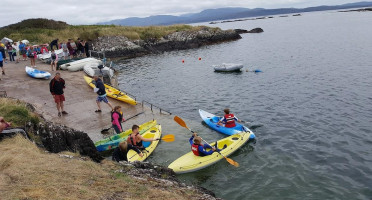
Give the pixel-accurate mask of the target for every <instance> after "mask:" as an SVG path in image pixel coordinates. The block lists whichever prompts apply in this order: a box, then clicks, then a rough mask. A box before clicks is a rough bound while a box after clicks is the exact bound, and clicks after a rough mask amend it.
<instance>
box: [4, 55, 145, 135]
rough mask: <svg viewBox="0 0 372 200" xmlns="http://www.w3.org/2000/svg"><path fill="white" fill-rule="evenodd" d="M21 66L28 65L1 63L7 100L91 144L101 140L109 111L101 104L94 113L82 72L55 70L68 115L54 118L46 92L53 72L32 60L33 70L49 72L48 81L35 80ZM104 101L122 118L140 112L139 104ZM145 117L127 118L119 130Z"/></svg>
mask: <svg viewBox="0 0 372 200" xmlns="http://www.w3.org/2000/svg"><path fill="white" fill-rule="evenodd" d="M25 66H30V61H29V60H28V61H20V62H19V63H17V64H16V63H15V62H9V61H8V62H7V63H4V67H5V73H6V75H3V76H2V79H1V80H0V91H6V92H7V95H8V97H12V98H17V99H21V100H23V101H26V102H28V103H31V104H33V105H35V108H36V109H37V113H39V114H41V115H43V116H44V118H45V119H46V120H49V121H52V122H54V123H57V124H63V125H66V126H68V127H71V128H74V129H78V130H82V131H84V132H86V133H88V135H89V136H90V138H91V139H92V140H93V141H97V140H100V139H102V138H103V137H104V136H103V135H102V134H101V130H102V128H106V127H109V126H110V124H111V116H110V111H111V109H110V107H109V106H108V105H106V104H105V103H101V108H102V112H101V113H95V112H94V111H95V110H97V108H98V107H97V104H96V102H95V99H96V97H97V95H96V93H94V92H93V88H91V87H90V86H88V84H87V83H86V82H85V80H84V78H83V76H84V75H85V73H84V72H83V71H79V72H69V71H58V72H60V73H61V77H62V78H63V79H64V80H65V82H66V89H65V90H64V91H65V98H66V101H65V102H64V105H65V111H66V112H68V115H64V116H62V117H58V111H57V108H56V104H55V103H54V100H53V97H52V95H51V93H50V91H49V82H50V80H51V79H52V78H53V77H54V75H55V72H52V71H51V67H50V65H48V64H45V63H43V62H41V61H36V66H37V69H39V70H43V71H48V72H51V74H52V77H51V78H50V79H48V80H43V79H35V78H31V77H29V76H28V75H27V74H26V72H25ZM108 99H109V101H110V102H111V104H112V105H113V106H116V105H120V106H122V110H123V113H124V118H128V117H130V116H133V115H136V114H137V113H140V112H142V111H143V108H142V105H141V104H138V105H136V106H133V105H129V104H126V103H124V102H121V101H117V100H115V99H112V98H108ZM146 118H148V117H146V116H145V115H139V116H138V117H135V118H133V119H131V120H130V123H123V128H124V129H127V128H129V127H130V125H132V124H134V123H136V124H141V123H143V122H145V121H146V120H147V121H148V120H151V119H152V117H150V118H151V119H146ZM128 122H129V121H128ZM128 124H130V125H128Z"/></svg>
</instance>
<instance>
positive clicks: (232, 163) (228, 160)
mask: <svg viewBox="0 0 372 200" xmlns="http://www.w3.org/2000/svg"><path fill="white" fill-rule="evenodd" d="M224 158H225V159H226V161H227V162H229V163H230V164H231V165H234V166H235V167H239V163H238V162H236V161H234V160H233V159H231V158H228V157H225V156H224Z"/></svg>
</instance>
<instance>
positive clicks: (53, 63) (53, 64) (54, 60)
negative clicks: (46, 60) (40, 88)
mask: <svg viewBox="0 0 372 200" xmlns="http://www.w3.org/2000/svg"><path fill="white" fill-rule="evenodd" d="M50 59H51V63H50V67H51V68H52V71H55V70H56V68H57V62H58V55H57V54H56V53H55V52H54V49H52V53H51V54H50Z"/></svg>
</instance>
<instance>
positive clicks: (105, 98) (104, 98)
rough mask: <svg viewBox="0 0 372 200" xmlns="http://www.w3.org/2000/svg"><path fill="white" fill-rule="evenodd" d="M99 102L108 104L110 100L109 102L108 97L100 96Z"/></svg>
mask: <svg viewBox="0 0 372 200" xmlns="http://www.w3.org/2000/svg"><path fill="white" fill-rule="evenodd" d="M96 101H98V102H102V101H103V102H105V103H108V100H107V97H106V96H98V97H97V100H96Z"/></svg>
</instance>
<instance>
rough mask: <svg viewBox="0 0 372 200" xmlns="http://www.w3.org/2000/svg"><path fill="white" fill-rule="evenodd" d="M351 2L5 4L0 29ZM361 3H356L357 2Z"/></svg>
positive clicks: (77, 0) (41, 0)
mask: <svg viewBox="0 0 372 200" xmlns="http://www.w3.org/2000/svg"><path fill="white" fill-rule="evenodd" d="M350 1H351V0H349V1H347V0H323V1H321V0H312V1H311V0H275V1H262V0H234V1H229V0H187V1H185V0H183V1H181V0H151V1H149V0H135V1H133V0H131V1H130V0H122V1H117V0H63V1H55V0H33V1H32V2H27V1H26V2H25V1H21V0H1V5H2V6H1V12H0V26H6V25H8V24H13V23H17V22H19V21H21V20H24V19H29V18H48V19H54V20H60V21H65V22H67V23H69V24H94V23H98V22H103V21H109V20H113V19H123V18H127V17H147V16H151V15H160V14H169V15H179V14H185V13H195V12H200V11H202V10H204V9H210V8H221V7H246V8H257V7H260V8H280V7H307V6H317V5H324V4H328V5H335V4H342V3H347V2H350ZM357 1H358V0H354V2H357Z"/></svg>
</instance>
